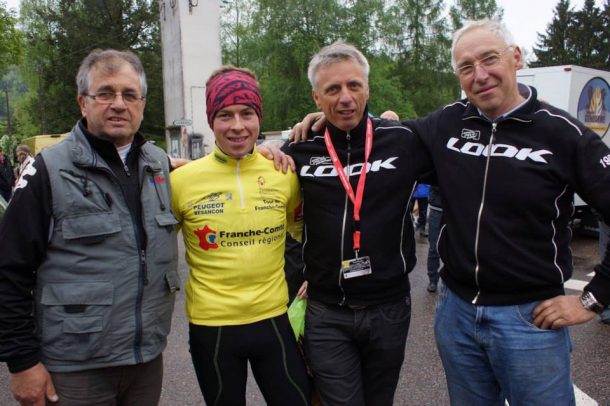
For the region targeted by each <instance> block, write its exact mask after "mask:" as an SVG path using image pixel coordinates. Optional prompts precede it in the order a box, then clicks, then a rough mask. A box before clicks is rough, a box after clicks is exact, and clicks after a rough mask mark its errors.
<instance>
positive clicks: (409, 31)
mask: <svg viewBox="0 0 610 406" xmlns="http://www.w3.org/2000/svg"><path fill="white" fill-rule="evenodd" d="M387 14H388V15H391V16H392V19H390V20H388V21H387V23H386V26H387V27H388V32H387V34H386V40H387V42H388V45H389V52H390V53H391V54H392V55H394V56H395V57H396V64H395V67H394V75H395V76H396V77H397V78H399V81H400V83H401V87H402V88H403V89H404V93H405V94H406V96H407V100H408V101H409V102H410V103H411V104H412V106H413V109H414V111H415V112H416V114H417V115H425V114H427V113H429V112H430V111H432V110H435V109H437V108H438V107H439V106H441V105H443V104H445V103H447V102H448V101H450V100H453V99H455V98H456V97H457V96H458V94H459V91H458V89H459V87H458V85H457V81H456V80H455V77H454V76H453V73H452V72H451V66H450V64H449V49H450V40H449V37H448V33H447V29H446V26H447V22H446V20H445V18H444V17H443V8H442V4H440V3H438V2H436V1H432V0H397V1H396V2H395V3H394V4H393V5H391V6H390V7H389V9H388V12H387Z"/></svg>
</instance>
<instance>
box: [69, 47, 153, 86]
mask: <svg viewBox="0 0 610 406" xmlns="http://www.w3.org/2000/svg"><path fill="white" fill-rule="evenodd" d="M125 62H126V63H128V64H130V65H131V66H132V67H133V69H134V70H135V71H136V73H137V74H138V76H139V78H140V88H141V91H142V96H146V91H147V90H148V86H147V84H146V74H145V73H144V67H143V66H142V61H140V58H138V56H137V55H136V54H134V53H133V52H131V51H117V50H116V49H94V50H93V51H91V52H90V53H89V55H87V56H86V57H85V59H83V61H82V62H81V64H80V67H79V68H78V73H77V74H76V86H77V91H78V95H79V96H82V95H86V94H88V93H89V81H90V80H89V79H90V78H89V75H90V74H91V69H93V67H94V66H97V65H101V66H100V67H101V68H102V69H104V70H105V71H107V72H109V73H112V72H115V71H117V70H118V69H119V68H120V67H121V65H123V63H125Z"/></svg>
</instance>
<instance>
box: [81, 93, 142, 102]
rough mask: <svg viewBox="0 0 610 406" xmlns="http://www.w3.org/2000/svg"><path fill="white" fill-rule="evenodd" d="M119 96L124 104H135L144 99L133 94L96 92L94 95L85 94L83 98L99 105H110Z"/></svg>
mask: <svg viewBox="0 0 610 406" xmlns="http://www.w3.org/2000/svg"><path fill="white" fill-rule="evenodd" d="M119 95H120V96H121V98H122V99H123V102H124V103H125V104H130V103H135V102H137V101H141V100H144V99H145V97H144V96H139V95H138V94H137V93H134V92H117V93H115V92H97V93H96V94H85V95H84V96H87V97H91V98H92V99H93V100H95V101H96V102H98V103H100V104H112V103H113V102H114V101H115V100H116V98H117V96H119Z"/></svg>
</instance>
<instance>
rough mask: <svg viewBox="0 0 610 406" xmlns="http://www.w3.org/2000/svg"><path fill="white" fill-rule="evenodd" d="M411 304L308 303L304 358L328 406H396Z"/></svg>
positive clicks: (404, 302) (309, 301)
mask: <svg viewBox="0 0 610 406" xmlns="http://www.w3.org/2000/svg"><path fill="white" fill-rule="evenodd" d="M410 321H411V301H410V298H409V297H407V298H406V299H403V300H401V301H399V302H394V303H386V304H382V305H376V306H369V307H366V308H362V309H351V308H349V307H339V306H337V305H326V304H323V303H320V302H317V301H314V300H311V299H309V300H308V303H307V315H306V318H305V354H306V356H307V360H308V363H309V366H310V367H311V369H312V371H313V374H314V379H315V382H316V385H317V386H318V389H319V391H320V398H321V399H322V404H323V405H325V406H335V405H337V406H338V405H343V406H365V405H366V406H391V405H392V404H393V400H394V392H395V391H396V385H397V383H398V377H399V375H400V368H401V366H402V362H403V359H404V354H405V344H406V340H407V332H408V330H409V323H410Z"/></svg>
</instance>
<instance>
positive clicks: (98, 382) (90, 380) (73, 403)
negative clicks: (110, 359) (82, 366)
mask: <svg viewBox="0 0 610 406" xmlns="http://www.w3.org/2000/svg"><path fill="white" fill-rule="evenodd" d="M66 351H69V349H66ZM51 378H52V380H53V384H54V385H55V390H56V391H57V395H58V396H59V402H58V403H50V404H52V405H57V406H154V405H157V404H158V403H159V398H160V397H161V386H162V383H163V357H162V356H161V355H159V356H158V357H157V358H155V359H154V360H152V361H150V362H146V363H144V364H137V365H126V366H119V367H109V368H99V369H90V370H87V371H78V372H51Z"/></svg>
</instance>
